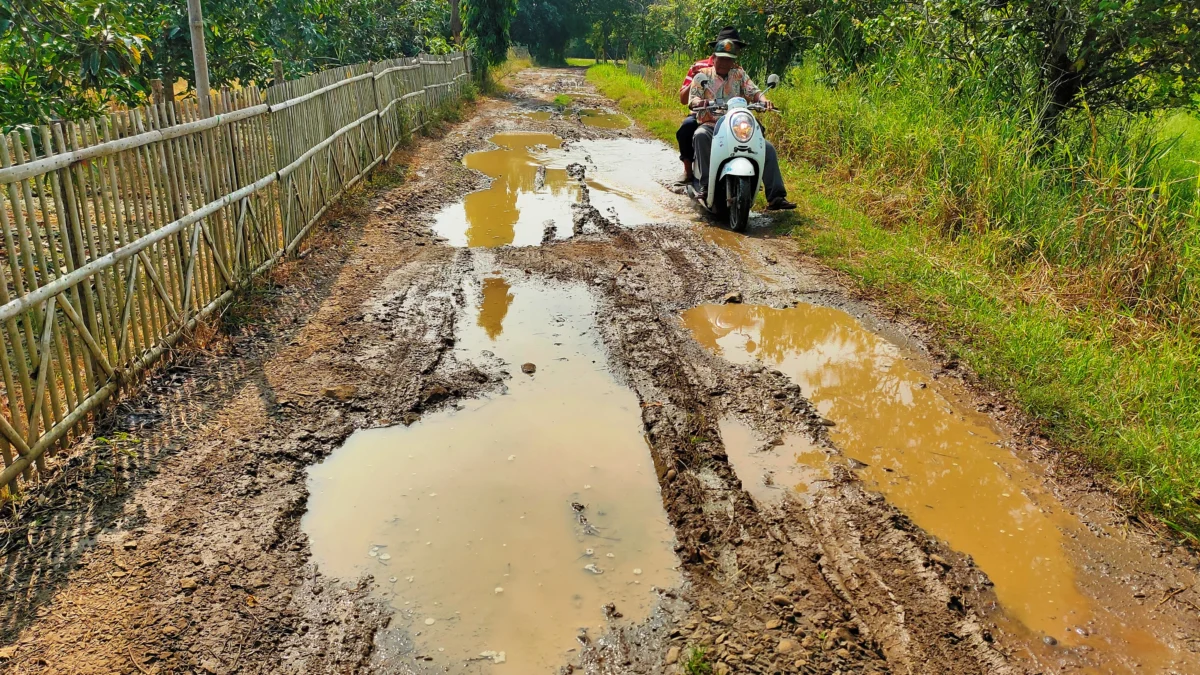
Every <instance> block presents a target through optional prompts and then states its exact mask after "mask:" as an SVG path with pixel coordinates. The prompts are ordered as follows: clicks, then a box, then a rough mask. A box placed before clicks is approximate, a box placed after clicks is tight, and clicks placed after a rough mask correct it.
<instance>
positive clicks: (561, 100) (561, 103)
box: [554, 94, 571, 111]
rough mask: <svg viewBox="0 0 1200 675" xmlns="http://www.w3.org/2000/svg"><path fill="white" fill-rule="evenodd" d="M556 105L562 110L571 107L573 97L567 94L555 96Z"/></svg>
mask: <svg viewBox="0 0 1200 675" xmlns="http://www.w3.org/2000/svg"><path fill="white" fill-rule="evenodd" d="M554 106H555V107H556V108H558V109H559V110H560V111H562V110H566V109H567V108H569V107H571V97H570V96H567V95H566V94H559V95H558V96H555V97H554Z"/></svg>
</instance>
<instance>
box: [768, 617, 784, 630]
mask: <svg viewBox="0 0 1200 675" xmlns="http://www.w3.org/2000/svg"><path fill="white" fill-rule="evenodd" d="M782 625H783V622H782V621H780V620H779V619H770V620H768V621H767V625H766V629H767V630H775V629H776V628H779V627H780V626H782Z"/></svg>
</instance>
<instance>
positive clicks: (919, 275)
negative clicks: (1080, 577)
mask: <svg viewBox="0 0 1200 675" xmlns="http://www.w3.org/2000/svg"><path fill="white" fill-rule="evenodd" d="M677 71H678V68H672V67H667V68H666V70H665V72H661V73H654V74H652V76H651V77H650V78H649V80H648V81H647V80H643V79H641V78H639V77H637V76H635V75H630V74H629V73H627V72H626V71H625V70H624V69H622V68H618V67H614V66H606V65H598V66H593V67H592V68H591V69H589V71H588V79H589V80H590V81H592V82H593V83H594V84H595V85H596V86H597V87H598V88H599V89H600V90H601V91H602V92H603V93H604V94H605V95H607V96H609V97H610V98H612V99H614V100H615V101H617V102H618V104H619V105H620V106H621V108H622V109H623V110H624V111H625V112H627V113H629V114H630V115H632V116H633V117H634V118H636V119H637V120H638V121H639V122H641V123H642V124H643V125H644V126H645V127H646V128H648V129H649V130H650V131H651V132H652V133H653V134H654V135H656V136H658V137H659V138H662V139H663V140H665V141H667V142H669V143H673V142H674V133H675V129H676V128H677V126H678V124H679V121H680V120H681V119H682V117H683V110H682V109H681V108H680V106H678V104H677V102H676V100H675V99H674V93H675V87H676V86H678V85H677V83H678V82H679V81H680V80H681V79H682V77H681V73H680V72H677ZM793 75H795V74H793ZM788 79H789V84H788V86H785V87H784V88H783V89H781V90H780V91H779V92H777V93H776V95H775V96H773V98H774V99H775V100H776V101H777V102H778V103H780V104H781V105H782V106H783V107H785V109H786V108H788V107H792V106H795V109H796V110H797V111H799V110H802V109H803V110H805V111H806V112H805V113H797V114H796V115H794V116H784V117H782V118H773V120H772V121H771V122H769V123H768V126H770V127H771V129H772V130H771V133H770V135H771V137H772V138H773V139H775V140H776V144H777V146H778V147H779V149H780V156H781V164H782V167H783V171H784V174H785V178H786V179H787V182H788V186H789V190H790V192H791V194H792V196H793V198H794V199H796V200H797V201H798V202H800V203H801V210H800V212H799V213H798V216H797V218H796V220H795V227H794V230H793V233H794V235H795V237H796V239H797V241H798V242H799V243H800V244H801V246H802V247H803V248H804V249H805V250H806V251H807V252H809V253H811V254H813V255H815V256H817V257H818V258H820V259H821V260H823V261H824V262H825V263H826V264H828V265H830V266H831V267H833V268H834V269H837V270H839V271H842V272H844V273H846V274H847V275H848V276H849V277H851V278H852V279H854V280H855V281H856V282H857V283H858V284H860V285H861V286H862V287H863V288H865V289H869V290H871V291H873V292H875V293H876V294H878V295H880V297H882V298H884V299H885V300H886V301H887V302H889V303H892V304H894V305H896V306H897V307H902V308H903V309H904V310H905V311H907V312H909V313H911V314H913V315H915V316H917V317H918V318H920V319H922V320H924V321H926V322H928V323H929V324H930V325H932V326H934V327H935V328H936V329H937V330H938V331H939V333H940V335H941V337H942V339H943V341H944V343H945V344H946V346H947V347H948V348H950V349H951V350H952V351H954V352H956V353H957V354H958V355H959V356H961V357H963V358H965V359H967V360H968V361H969V362H970V363H971V365H972V367H973V368H974V369H975V370H976V371H977V372H978V373H979V374H980V375H981V376H982V377H983V378H984V379H985V381H987V382H988V383H989V384H990V385H992V386H993V387H995V388H997V389H1000V390H1002V391H1005V392H1008V393H1010V394H1011V395H1012V397H1013V398H1014V399H1015V400H1017V401H1018V402H1019V403H1020V404H1021V405H1022V406H1023V407H1024V408H1025V409H1026V410H1027V411H1028V412H1030V413H1031V414H1033V415H1034V416H1035V417H1036V418H1037V419H1038V420H1040V421H1041V422H1042V426H1043V430H1044V433H1045V434H1046V435H1047V436H1048V437H1049V438H1050V439H1051V440H1052V441H1054V442H1055V443H1056V444H1058V445H1060V446H1063V447H1068V448H1071V449H1072V450H1074V451H1076V452H1078V453H1080V455H1082V456H1083V457H1085V458H1087V459H1088V460H1090V462H1091V464H1092V465H1093V466H1095V467H1097V468H1099V469H1100V470H1102V471H1103V472H1104V473H1106V474H1107V475H1108V476H1109V477H1110V478H1111V479H1112V482H1113V484H1114V486H1115V488H1116V489H1117V490H1118V491H1120V492H1121V493H1123V494H1124V495H1125V496H1126V497H1128V499H1129V500H1130V503H1132V504H1135V505H1136V506H1138V507H1141V508H1144V509H1146V510H1147V511H1148V512H1150V513H1152V514H1154V515H1156V516H1157V517H1158V518H1159V519H1160V520H1161V522H1163V523H1165V524H1166V525H1168V526H1169V527H1171V528H1172V529H1173V530H1175V531H1176V532H1177V533H1179V534H1181V535H1183V536H1184V537H1186V538H1188V539H1191V540H1192V541H1193V542H1198V541H1200V368H1198V367H1197V366H1200V344H1198V342H1200V341H1198V340H1196V339H1195V333H1194V331H1195V325H1194V323H1191V322H1190V321H1185V320H1172V319H1174V318H1177V317H1180V316H1183V317H1184V318H1187V317H1188V316H1191V315H1190V314H1189V313H1190V312H1191V311H1193V310H1192V308H1190V307H1189V305H1190V303H1189V302H1187V300H1189V296H1188V295H1187V293H1186V292H1184V291H1187V288H1188V287H1183V288H1184V291H1179V290H1178V289H1177V287H1178V285H1179V283H1185V284H1186V283H1191V281H1190V278H1184V277H1179V278H1182V279H1183V281H1182V282H1179V279H1175V282H1176V283H1177V287H1172V288H1173V289H1176V290H1175V291H1173V292H1175V293H1176V296H1178V297H1181V298H1183V301H1181V302H1177V303H1176V305H1175V306H1169V305H1164V306H1168V309H1166V310H1162V313H1161V314H1159V315H1158V316H1159V317H1166V318H1160V319H1158V320H1156V318H1155V316H1154V314H1153V313H1152V312H1142V311H1130V310H1129V309H1127V308H1125V307H1124V306H1123V305H1122V304H1121V303H1119V302H1114V301H1110V300H1109V299H1108V298H1106V297H1102V296H1101V294H1100V293H1099V292H1098V291H1095V290H1094V289H1104V288H1106V284H1109V285H1112V284H1119V282H1120V281H1121V280H1120V278H1119V277H1117V276H1113V277H1105V278H1103V279H1099V280H1094V281H1093V280H1091V279H1083V273H1082V272H1081V271H1080V270H1081V269H1083V270H1086V260H1085V259H1084V258H1082V257H1081V258H1079V259H1078V260H1066V259H1065V258H1064V259H1063V260H1062V261H1057V260H1054V261H1051V262H1047V257H1048V256H1050V255H1052V254H1053V253H1055V251H1056V249H1054V248H1053V246H1052V244H1053V242H1051V243H1046V242H1047V239H1048V238H1049V237H1050V236H1060V234H1061V233H1059V232H1058V230H1057V229H1056V230H1055V231H1054V232H1052V233H1050V234H1046V233H1043V232H1037V231H1031V232H1029V233H1028V237H1029V239H1030V240H1032V241H1034V242H1035V245H1036V246H1045V249H1044V250H1045V251H1046V252H1049V253H1043V252H1042V250H1040V249H1035V251H1034V253H1035V255H1033V256H1030V257H1031V258H1033V259H1034V260H1035V262H1036V264H1034V263H1027V262H1020V263H1019V264H1018V263H1013V262H1012V261H1010V260H1007V259H1005V258H1004V252H1005V251H1007V250H1009V249H1008V247H1007V245H1010V244H1011V238H1012V237H1014V236H1015V235H1013V232H1012V231H1011V230H1010V231H1003V232H997V231H995V230H993V231H988V232H986V233H976V232H975V231H974V230H973V229H972V222H971V221H970V218H969V217H967V218H964V217H961V216H960V217H959V218H958V219H955V220H950V221H947V220H946V218H944V217H943V216H944V214H945V213H947V212H949V213H957V214H962V213H967V215H968V216H970V215H971V213H970V211H969V207H970V206H971V205H972V204H971V200H976V201H978V200H982V199H986V198H989V195H979V194H977V193H974V192H971V190H974V189H976V188H977V187H978V185H979V183H980V182H981V181H980V180H979V178H978V176H977V175H976V174H971V173H966V175H965V178H962V177H959V178H958V179H957V180H958V182H959V184H963V185H965V186H966V187H965V189H964V190H962V192H963V194H964V198H963V199H964V203H965V204H966V205H965V206H963V205H960V204H958V203H956V202H955V201H954V199H953V198H954V195H955V193H954V192H953V191H951V190H947V191H946V194H939V193H938V192H937V190H936V188H937V187H938V186H939V185H941V184H947V185H951V187H957V184H955V182H954V180H952V179H953V178H954V177H953V176H951V177H949V178H947V177H946V176H945V175H942V176H939V177H938V183H937V185H934V188H935V189H926V186H924V185H923V184H922V183H921V182H920V180H917V179H909V180H905V179H903V177H906V176H912V175H914V174H916V173H917V170H916V169H914V168H913V167H912V166H911V165H910V164H907V163H906V162H905V161H904V159H905V157H904V156H903V153H904V152H905V151H906V148H911V147H913V146H919V145H920V144H921V143H922V142H923V137H922V136H923V135H928V134H933V133H936V131H938V130H937V129H929V130H928V131H927V130H926V129H925V128H923V127H922V125H925V124H928V123H929V122H928V119H927V118H926V117H925V116H922V115H913V116H911V117H909V118H908V119H904V118H903V116H902V115H899V114H894V115H892V116H891V117H889V118H886V119H881V116H879V115H878V114H877V113H878V107H875V108H871V109H867V107H866V106H860V109H855V110H850V111H849V112H843V111H841V110H838V109H837V108H838V107H841V106H853V105H856V104H857V102H856V101H848V100H847V97H846V95H845V92H838V91H836V90H833V89H830V88H828V87H826V86H825V85H823V84H820V83H818V82H816V81H815V80H814V79H807V80H806V79H804V78H801V77H795V76H793V77H789V78H788ZM818 114H827V115H829V116H831V117H833V116H837V115H844V116H846V117H842V118H838V119H837V120H836V123H837V124H838V125H841V126H840V127H839V131H840V130H841V129H843V128H845V127H846V126H847V125H852V124H856V123H858V121H859V119H860V118H861V119H862V120H864V121H863V122H862V124H863V125H870V124H875V125H876V126H883V125H884V124H893V125H894V126H895V127H896V128H892V129H887V130H885V131H883V132H881V131H879V130H878V129H871V130H870V131H871V132H872V133H875V134H876V136H874V137H872V136H871V135H869V134H867V133H863V134H861V136H860V137H859V138H862V139H868V140H876V141H877V142H878V143H880V144H881V143H883V141H885V140H887V138H888V137H887V136H885V134H890V135H891V136H890V137H891V138H896V139H899V141H898V142H897V143H896V148H895V152H894V153H893V154H890V155H889V154H883V153H874V154H871V153H869V152H863V153H862V154H861V155H860V158H865V159H864V160H860V161H856V162H838V161H829V157H830V154H831V153H825V154H822V153H821V152H820V150H821V148H817V149H816V150H814V146H815V145H819V144H820V142H821V139H822V134H823V133H827V132H828V128H825V129H822V128H820V124H821V121H820V120H816V121H814V117H815V116H816V115H818ZM873 114H874V115H876V117H874V118H872V117H871V115H873ZM850 115H853V116H854V118H853V119H851V118H850V117H849V116H850ZM898 120H899V121H898ZM1194 122H1195V120H1194V119H1181V120H1172V121H1171V123H1170V124H1169V125H1168V127H1169V129H1168V130H1169V131H1170V130H1172V129H1170V125H1171V124H1174V125H1176V126H1177V127H1178V128H1177V129H1175V130H1174V131H1177V133H1178V134H1179V135H1181V136H1182V137H1183V139H1182V140H1181V141H1180V143H1179V146H1180V147H1183V146H1186V144H1188V143H1193V144H1200V131H1198V130H1197V129H1196V127H1195V125H1194ZM805 124H808V125H810V127H809V128H802V127H803V125H805ZM947 126H951V125H947ZM959 129H960V130H961V127H960V128H959ZM852 131H853V130H852ZM985 131H987V130H986V129H985V130H983V131H979V133H984V132H985ZM781 141H782V142H781ZM959 145H966V144H965V143H960V144H959ZM843 147H844V146H843ZM937 159H938V160H939V161H941V162H942V163H943V165H944V166H942V167H938V169H939V170H942V171H945V172H947V173H949V172H951V171H952V170H954V169H955V168H956V167H955V166H953V163H954V160H956V159H957V158H956V157H953V156H951V157H949V158H947V157H946V156H945V153H943V154H942V155H940V156H938V157H937ZM946 166H949V168H946ZM1178 166H1179V167H1180V170H1181V171H1186V170H1188V167H1189V164H1188V162H1185V161H1180V162H1178ZM926 170H927V168H926ZM897 175H901V176H902V178H901V179H896V178H894V177H895V176H897ZM924 175H925V174H922V177H924ZM1192 175H1194V173H1193V174H1192ZM1181 185H1182V188H1180V189H1186V188H1187V187H1188V186H1187V184H1186V183H1181ZM1023 189H1025V190H1026V191H1027V192H1030V193H1031V195H1032V196H1026V197H1023V198H1024V199H1026V202H1023V203H1024V204H1032V205H1033V207H1037V208H1041V209H1046V208H1049V207H1047V206H1046V204H1047V203H1049V204H1050V205H1051V206H1053V205H1054V204H1055V203H1058V202H1063V201H1064V200H1063V199H1061V198H1056V199H1047V198H1045V197H1043V196H1042V195H1039V194H1038V191H1039V190H1040V191H1045V190H1047V189H1048V188H1047V187H1046V186H1045V185H1042V184H1035V183H1029V184H1028V185H1026V186H1023ZM1193 189H1194V188H1193ZM929 194H934V195H935V196H937V197H938V200H937V201H936V203H932V204H931V203H930V200H929V199H928V198H927V197H928V195H929ZM947 195H948V196H947ZM1005 198H1011V196H1007V195H1006V197H1005ZM1171 198H1172V199H1187V198H1188V195H1186V194H1183V195H1178V194H1175V195H1174V196H1172V197H1171ZM1039 200H1040V201H1039ZM947 201H948V202H949V203H948V204H947V203H946V202H947ZM1185 203H1186V202H1185ZM1033 207H1029V208H1033ZM930 214H932V215H930ZM1055 218H1062V216H1060V215H1058V214H1057V213H1048V214H1046V215H1045V216H1044V217H1043V219H1044V220H1045V221H1047V222H1055ZM1193 218H1194V216H1193ZM1078 220H1079V219H1076V221H1061V222H1070V223H1072V224H1073V223H1074V222H1078ZM1132 220H1134V221H1135V222H1139V223H1141V222H1145V221H1146V217H1145V216H1144V215H1143V214H1138V215H1137V216H1133V217H1132ZM964 221H965V222H966V226H965V227H964V226H963V222H964ZM947 222H949V225H950V227H947V226H946V224H947ZM1185 222H1186V221H1185ZM1193 224H1194V220H1193ZM1018 225H1020V223H1018ZM1058 229H1062V228H1061V227H1058ZM981 232H982V230H981ZM1071 234H1072V233H1071V232H1067V233H1066V235H1061V236H1062V238H1063V239H1066V240H1069V239H1070V235H1071ZM1186 236H1193V234H1192V233H1191V232H1190V231H1183V232H1182V233H1180V234H1179V235H1178V237H1186ZM997 237H1007V238H1008V239H1005V240H1004V241H997ZM1165 241H1166V243H1167V244H1170V246H1167V245H1165V244H1162V243H1155V245H1157V246H1159V249H1154V251H1155V252H1156V253H1157V252H1161V251H1160V249H1163V250H1167V249H1170V248H1171V246H1176V247H1177V246H1178V242H1179V239H1178V238H1176V239H1170V240H1165ZM1185 241H1189V240H1186V239H1185ZM1152 243H1154V242H1152ZM1185 248H1186V247H1185ZM1138 250H1139V251H1142V250H1149V249H1138ZM1186 250H1190V251H1195V250H1196V249H1195V248H1191V249H1186ZM1087 253H1088V251H1086V250H1084V251H1082V252H1080V253H1079V254H1080V255H1084V254H1087ZM1081 261H1082V262H1081ZM1148 264H1149V263H1147V265H1148ZM1174 264H1175V265H1176V267H1177V268H1179V269H1182V270H1183V272H1187V273H1190V272H1191V269H1190V268H1189V267H1188V264H1189V261H1187V260H1186V259H1184V260H1177V261H1175V263H1174ZM1168 267H1169V266H1168ZM1114 268H1115V269H1117V270H1118V271H1120V270H1124V269H1125V267H1123V266H1122V265H1115V266H1114ZM1181 274H1182V273H1181ZM1080 279H1083V280H1082V281H1081V280H1080ZM1113 279H1115V280H1116V281H1113ZM1089 284H1091V285H1089ZM1073 294H1074V295H1073ZM1076 295H1085V296H1086V299H1084V300H1072V298H1073V297H1075V296H1076ZM1163 295H1164V296H1165V295H1166V293H1164V294H1163ZM1097 297H1099V298H1100V299H1099V300H1096V298H1097Z"/></svg>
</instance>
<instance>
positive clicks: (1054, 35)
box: [1041, 8, 1083, 135]
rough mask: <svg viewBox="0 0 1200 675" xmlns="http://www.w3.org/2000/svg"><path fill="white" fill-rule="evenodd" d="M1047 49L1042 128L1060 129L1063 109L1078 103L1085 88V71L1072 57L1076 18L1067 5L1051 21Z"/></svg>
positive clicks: (1053, 131)
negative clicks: (1073, 26)
mask: <svg viewBox="0 0 1200 675" xmlns="http://www.w3.org/2000/svg"><path fill="white" fill-rule="evenodd" d="M1049 26H1050V30H1049V31H1048V34H1047V35H1046V39H1045V43H1046V52H1045V55H1044V56H1043V57H1042V81H1043V83H1044V84H1043V88H1044V94H1045V98H1046V101H1045V105H1046V108H1045V110H1044V111H1043V112H1042V118H1041V127H1042V131H1043V132H1045V133H1046V134H1048V135H1053V134H1056V133H1057V132H1058V124H1059V120H1060V119H1061V118H1062V115H1063V113H1065V112H1066V111H1068V110H1070V109H1071V108H1073V107H1075V105H1076V104H1077V98H1078V96H1079V92H1080V90H1081V89H1082V88H1083V73H1082V72H1081V70H1080V68H1079V67H1077V65H1076V63H1075V59H1073V58H1071V53H1070V51H1071V29H1072V22H1071V20H1070V16H1069V14H1068V10H1067V9H1066V8H1059V10H1058V12H1057V13H1056V15H1055V16H1054V17H1053V18H1052V19H1051V22H1050V24H1049Z"/></svg>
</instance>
